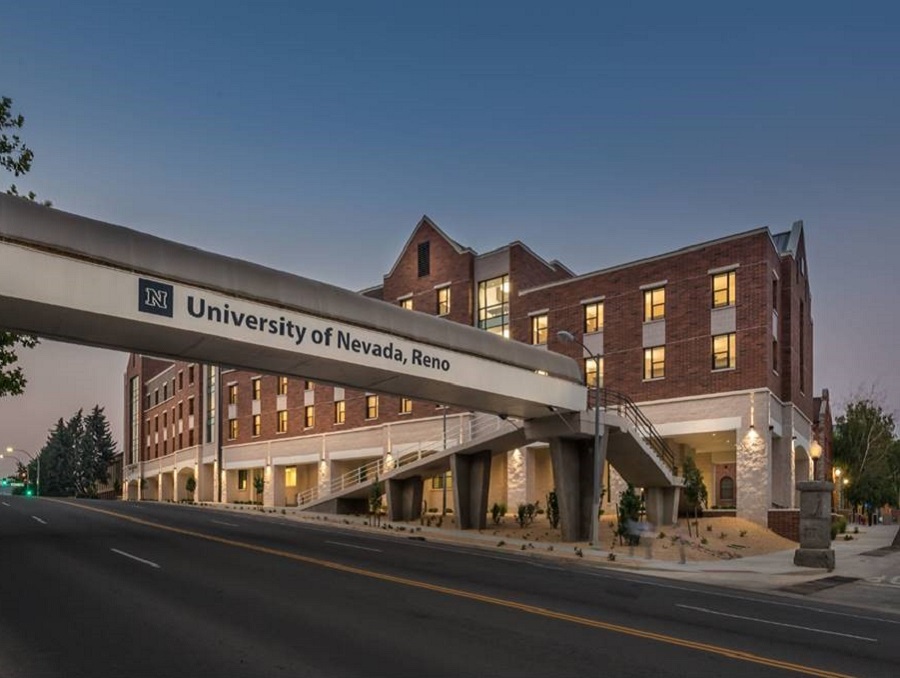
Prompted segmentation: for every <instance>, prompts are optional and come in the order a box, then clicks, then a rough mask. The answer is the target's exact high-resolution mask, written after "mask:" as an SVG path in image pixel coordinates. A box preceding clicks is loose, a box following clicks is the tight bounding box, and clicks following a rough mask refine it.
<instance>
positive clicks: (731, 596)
mask: <svg viewBox="0 0 900 678" xmlns="http://www.w3.org/2000/svg"><path fill="white" fill-rule="evenodd" d="M582 574H585V575H587V576H588V577H599V578H600V579H613V580H615V581H627V582H631V583H633V584H642V585H644V586H655V587H656V588H660V589H671V590H673V591H689V592H690V593H697V594H701V595H704V596H712V597H715V598H729V599H731V600H745V601H747V602H751V603H760V604H761V605H774V606H775V607H791V608H794V609H796V610H807V611H808V612H821V613H822V614H831V615H835V616H837V617H849V618H850V619H860V620H863V621H874V622H882V623H884V624H900V619H888V618H887V617H872V616H869V615H863V614H851V613H849V612H838V611H837V610H829V609H827V608H824V607H813V606H811V605H798V604H796V603H783V602H781V601H778V600H766V599H765V598H752V597H750V596H738V595H735V594H732V593H722V592H720V591H707V590H704V589H698V588H692V587H690V586H676V585H674V584H661V583H659V582H655V581H648V580H646V579H635V578H633V577H616V576H613V575H610V574H600V573H598V572H583V573H582ZM647 576H648V577H650V576H652V575H647Z"/></svg>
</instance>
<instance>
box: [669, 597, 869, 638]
mask: <svg viewBox="0 0 900 678" xmlns="http://www.w3.org/2000/svg"><path fill="white" fill-rule="evenodd" d="M675 607H681V608H684V609H685V610H694V611H695V612H705V613H706V614H714V615H717V616H719V617H730V618H731V619H743V620H744V621H753V622H759V623H760V624H771V625H772V626H786V627H787V628H789V629H800V630H801V631H812V632H813V633H825V634H827V635H829V636H841V637H842V638H852V639H853V640H866V641H868V642H870V643H877V642H878V639H877V638H867V637H865V636H854V635H852V634H850V633H838V632H837V631H826V630H824V629H814V628H811V627H809V626H798V625H796V624H785V623H783V622H776V621H770V620H769V619H759V618H757V617H742V616H741V615H739V614H728V613H727V612H716V611H715V610H707V609H706V608H705V607H694V606H693V605H676V606H675Z"/></svg>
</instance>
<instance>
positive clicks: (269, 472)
mask: <svg viewBox="0 0 900 678" xmlns="http://www.w3.org/2000/svg"><path fill="white" fill-rule="evenodd" d="M273 471H274V468H273V467H272V464H271V463H268V464H266V465H265V466H264V467H263V471H262V474H263V480H264V481H265V485H263V493H262V503H263V506H264V507H269V508H271V507H273V506H275V474H274V473H273Z"/></svg>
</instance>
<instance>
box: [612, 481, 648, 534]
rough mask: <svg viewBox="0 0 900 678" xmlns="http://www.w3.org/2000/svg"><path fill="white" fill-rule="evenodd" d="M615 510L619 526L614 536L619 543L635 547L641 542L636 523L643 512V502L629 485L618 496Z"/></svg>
mask: <svg viewBox="0 0 900 678" xmlns="http://www.w3.org/2000/svg"><path fill="white" fill-rule="evenodd" d="M617 509H618V510H617V513H618V519H619V524H618V526H617V528H616V534H617V535H618V536H619V542H620V543H621V542H622V541H624V542H625V543H626V544H629V545H631V546H636V545H637V544H638V543H639V542H640V541H641V536H640V532H638V523H639V522H640V520H641V512H642V511H643V510H644V502H643V500H642V499H641V498H640V496H639V495H638V493H637V492H635V489H634V485H632V484H631V483H628V487H627V489H626V490H625V491H624V492H623V493H622V494H621V495H619V505H618V507H617Z"/></svg>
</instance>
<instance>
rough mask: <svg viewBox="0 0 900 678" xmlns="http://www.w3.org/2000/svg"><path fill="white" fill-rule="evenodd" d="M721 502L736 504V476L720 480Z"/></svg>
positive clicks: (727, 504)
mask: <svg viewBox="0 0 900 678" xmlns="http://www.w3.org/2000/svg"><path fill="white" fill-rule="evenodd" d="M719 504H721V505H725V506H734V478H732V477H731V476H723V477H722V478H721V479H720V480H719Z"/></svg>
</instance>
